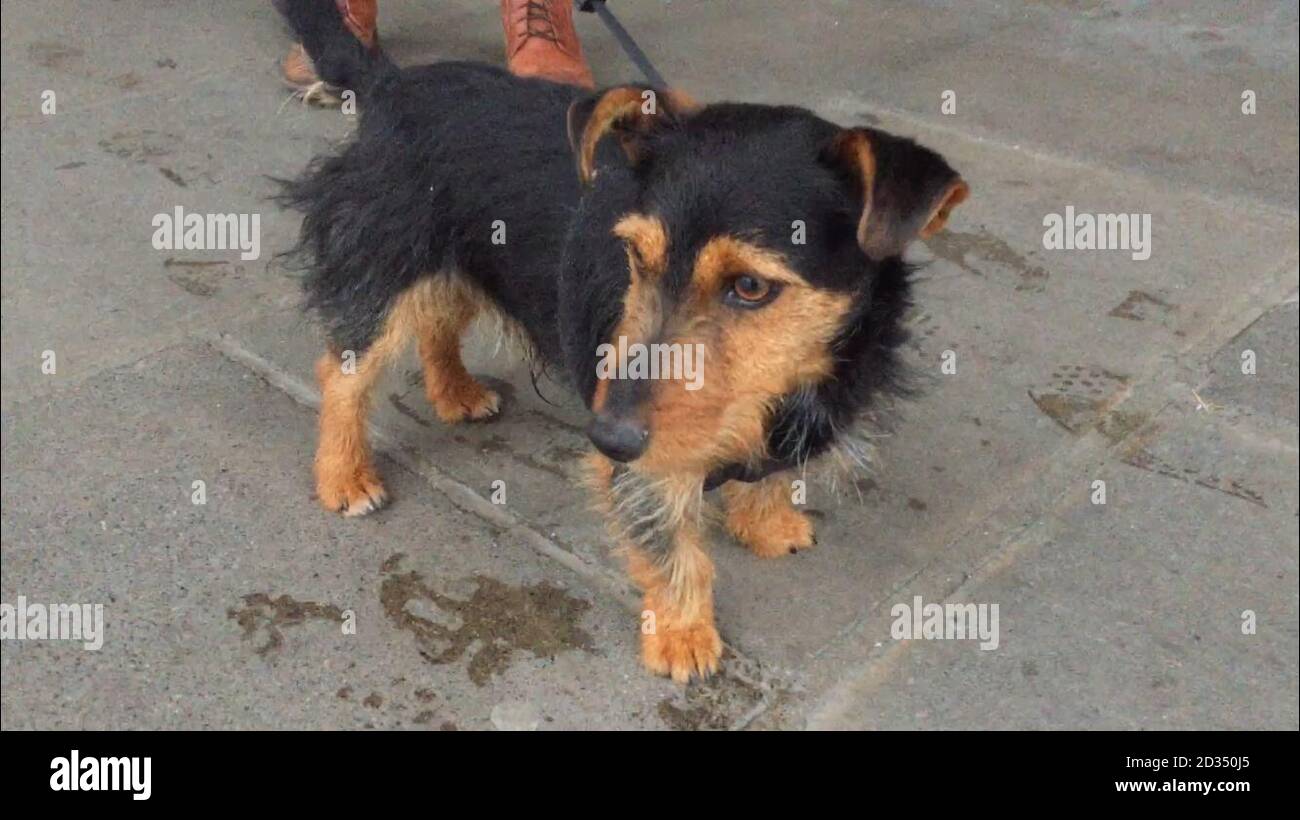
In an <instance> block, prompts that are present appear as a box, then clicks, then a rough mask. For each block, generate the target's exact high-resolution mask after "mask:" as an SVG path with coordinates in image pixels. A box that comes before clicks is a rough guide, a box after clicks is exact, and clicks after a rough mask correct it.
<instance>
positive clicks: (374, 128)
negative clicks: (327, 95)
mask: <svg viewBox="0 0 1300 820" xmlns="http://www.w3.org/2000/svg"><path fill="white" fill-rule="evenodd" d="M284 5H285V7H286V16H287V17H288V18H289V20H290V22H291V23H292V24H293V25H294V26H295V28H296V29H297V30H298V33H299V34H300V36H303V39H304V43H305V45H306V48H307V49H308V53H309V54H311V55H312V58H313V60H315V61H316V64H317V70H318V71H319V72H321V76H322V78H323V79H325V80H326V81H328V82H331V83H333V84H335V85H338V86H339V87H341V88H345V89H348V88H349V86H348V85H346V84H347V83H350V84H351V87H350V88H351V90H353V91H354V93H356V95H357V100H358V104H359V105H358V107H359V119H360V121H359V125H358V132H357V135H356V138H355V140H354V141H353V142H352V143H351V144H350V145H349V146H348V147H347V148H346V149H345V150H344V151H342V152H341V153H340V154H338V155H334V156H326V157H321V158H319V159H317V160H316V161H315V162H314V163H313V164H312V165H311V167H310V168H309V169H308V170H307V172H306V173H305V174H304V175H303V176H301V177H300V178H299V179H297V180H296V181H292V182H288V183H286V185H285V189H284V192H283V194H282V195H281V200H282V201H283V202H285V203H287V204H289V205H291V206H293V207H295V208H298V209H299V210H301V211H303V213H304V220H303V228H302V235H301V239H300V244H299V247H298V249H297V251H298V253H299V255H300V256H302V257H303V262H304V263H305V264H304V265H303V268H304V270H305V271H306V277H305V279H304V288H305V291H306V294H307V300H308V303H309V305H310V306H311V307H312V308H314V309H316V310H317V311H318V312H319V314H320V315H321V317H322V318H323V319H324V321H325V323H326V326H327V329H328V331H329V334H330V337H331V341H332V343H333V344H334V345H336V346H337V347H339V348H340V349H352V350H364V349H365V348H366V347H367V346H368V345H369V344H370V342H371V341H372V340H373V338H374V336H375V334H376V333H377V332H378V331H379V329H380V326H381V324H382V321H383V318H384V316H385V313H386V312H387V311H388V310H389V309H390V307H391V305H392V302H393V300H394V299H395V298H397V296H398V295H399V294H401V293H403V292H405V291H406V290H408V289H409V288H410V287H411V286H412V285H414V284H415V283H416V282H417V281H418V280H420V279H421V278H422V277H430V276H433V277H437V276H447V275H451V274H453V273H455V274H457V275H460V276H463V277H465V278H466V279H467V280H468V281H471V282H472V283H473V284H475V285H477V286H478V287H479V288H481V289H482V290H483V291H484V293H485V294H486V295H487V296H488V297H489V298H490V299H491V301H492V302H494V303H495V306H496V307H498V308H499V309H501V310H502V311H503V312H504V313H506V314H507V315H508V316H510V317H512V318H514V319H516V320H518V321H519V322H520V323H521V324H523V325H524V329H525V330H526V331H527V332H528V335H529V337H530V341H531V343H532V344H533V345H535V346H536V347H538V348H539V351H538V352H539V353H540V354H542V357H543V358H547V357H550V356H554V355H557V354H558V344H559V342H558V339H557V338H556V329H555V323H554V316H555V300H556V284H555V275H556V274H555V269H556V267H557V264H558V260H559V256H560V253H561V246H562V243H563V239H564V235H565V231H566V228H567V227H568V224H569V221H570V219H571V218H572V215H573V211H574V209H575V208H576V206H577V202H578V197H579V190H578V185H579V183H578V180H577V178H576V176H575V173H574V169H573V158H572V154H571V153H570V151H569V145H568V137H567V135H566V131H565V111H566V110H567V108H568V106H569V105H570V104H571V103H572V102H573V101H574V100H575V99H577V98H578V97H579V96H581V95H582V92H581V90H580V89H576V88H571V87H569V86H564V85H558V84H555V83H550V82H546V81H543V80H534V79H521V78H518V77H514V76H511V75H510V74H508V73H506V72H505V71H503V70H502V69H499V68H496V67H493V66H489V65H486V64H481V63H469V62H444V63H436V64H433V65H426V66H420V67H417V68H410V69H406V70H400V69H398V68H397V67H396V66H394V65H393V64H392V63H391V62H389V61H388V60H387V59H386V58H385V57H383V55H382V54H378V53H370V52H367V51H366V50H365V49H364V48H363V47H361V46H360V44H359V43H357V41H356V40H355V39H352V38H351V37H349V36H348V35H347V34H346V32H345V31H343V28H342V21H341V18H340V19H339V20H337V21H333V22H331V21H332V18H333V17H335V16H337V11H336V10H333V9H332V6H333V4H332V3H320V2H312V0H289V1H288V2H286V3H285V4H284ZM330 25H333V26H334V28H328V27H329V26H330ZM322 30H328V31H334V32H342V33H341V34H339V35H338V36H325V35H324V34H322V33H320V32H321V31H322ZM314 32H315V33H314ZM313 48H316V49H318V50H319V51H317V52H315V53H313V51H312V49H313ZM321 49H323V50H321ZM317 54H319V55H320V56H317Z"/></svg>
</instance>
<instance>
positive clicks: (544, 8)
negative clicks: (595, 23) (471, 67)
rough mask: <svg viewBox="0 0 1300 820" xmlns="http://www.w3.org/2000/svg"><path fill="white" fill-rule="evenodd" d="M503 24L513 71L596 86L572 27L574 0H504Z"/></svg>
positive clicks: (586, 86) (577, 84)
mask: <svg viewBox="0 0 1300 820" xmlns="http://www.w3.org/2000/svg"><path fill="white" fill-rule="evenodd" d="M501 25H502V26H503V27H504V28H505V34H506V64H507V66H508V67H509V68H510V73H511V74H515V75H517V76H520V77H541V78H543V79H546V80H551V81H553V82H557V83H566V84H568V85H576V86H581V87H583V88H595V87H596V83H595V81H594V80H593V79H592V76H591V68H590V67H589V66H588V65H587V58H586V57H584V56H583V54H582V43H581V42H579V41H578V32H577V30H576V29H575V28H574V27H573V0H501Z"/></svg>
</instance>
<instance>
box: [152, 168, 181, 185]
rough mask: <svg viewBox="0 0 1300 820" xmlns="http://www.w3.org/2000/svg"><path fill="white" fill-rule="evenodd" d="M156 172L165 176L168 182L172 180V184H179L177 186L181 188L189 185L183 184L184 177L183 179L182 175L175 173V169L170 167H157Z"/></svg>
mask: <svg viewBox="0 0 1300 820" xmlns="http://www.w3.org/2000/svg"><path fill="white" fill-rule="evenodd" d="M158 173H160V174H162V175H163V176H164V177H166V178H167V179H168V180H169V181H170V182H172V183H173V184H175V185H177V186H179V187H181V188H187V187H189V186H188V185H186V184H185V179H184V177H182V176H181V175H180V174H178V173H176V172H175V171H173V170H172V169H170V168H159V169H158Z"/></svg>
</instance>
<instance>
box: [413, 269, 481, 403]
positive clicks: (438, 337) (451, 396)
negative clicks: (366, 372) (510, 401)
mask: <svg viewBox="0 0 1300 820" xmlns="http://www.w3.org/2000/svg"><path fill="white" fill-rule="evenodd" d="M479 305H480V297H479V296H478V295H477V294H475V293H474V292H473V291H472V290H471V289H470V288H469V286H467V285H465V284H464V283H462V282H461V281H459V280H458V279H457V278H456V275H455V274H442V275H440V276H438V277H437V279H435V280H433V281H432V282H431V283H430V285H429V288H428V303H427V305H425V306H424V307H425V309H424V310H422V311H421V315H420V326H419V328H418V329H417V333H418V334H419V338H420V361H421V362H423V364H424V390H425V394H426V395H427V396H428V397H429V403H430V404H432V405H433V409H434V412H436V413H437V414H438V418H440V419H442V420H443V421H444V422H446V423H448V424H454V423H456V422H458V421H465V420H479V419H486V418H491V417H492V416H495V415H496V414H497V413H498V412H499V411H500V410H501V397H500V396H498V395H497V394H496V393H495V392H494V391H492V390H489V389H488V388H486V387H484V386H483V385H482V384H479V382H478V381H477V380H476V379H475V378H474V377H473V376H471V375H470V374H469V372H468V371H467V370H465V363H464V362H463V361H462V360H461V357H460V340H461V336H462V335H463V334H464V333H465V330H466V329H467V328H468V327H469V325H470V322H472V321H474V317H475V315H477V313H478V311H479Z"/></svg>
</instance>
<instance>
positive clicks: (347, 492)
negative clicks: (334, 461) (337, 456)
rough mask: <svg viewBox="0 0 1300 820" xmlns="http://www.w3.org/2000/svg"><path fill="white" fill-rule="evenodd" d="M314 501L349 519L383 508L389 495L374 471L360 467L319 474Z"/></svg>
mask: <svg viewBox="0 0 1300 820" xmlns="http://www.w3.org/2000/svg"><path fill="white" fill-rule="evenodd" d="M316 498H317V500H319V501H320V503H321V506H322V507H324V508H325V509H327V510H330V511H331V512H341V513H343V514H344V515H345V516H348V517H350V518H351V517H356V516H359V515H366V514H367V513H371V512H374V511H375V510H377V509H379V508H380V507H383V506H384V504H385V503H387V501H388V493H387V492H385V491H384V485H383V484H382V483H381V482H380V480H379V476H377V475H375V472H374V470H372V469H370V468H369V467H360V468H358V469H356V470H354V471H352V472H350V473H335V474H329V475H326V474H322V473H318V474H317V476H316Z"/></svg>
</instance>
